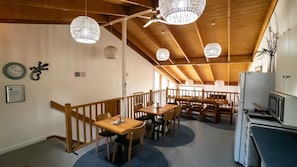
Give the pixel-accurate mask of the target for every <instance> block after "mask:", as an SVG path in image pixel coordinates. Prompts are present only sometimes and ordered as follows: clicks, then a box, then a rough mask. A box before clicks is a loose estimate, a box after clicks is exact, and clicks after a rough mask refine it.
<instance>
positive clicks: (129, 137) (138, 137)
mask: <svg viewBox="0 0 297 167" xmlns="http://www.w3.org/2000/svg"><path fill="white" fill-rule="evenodd" d="M144 133H145V123H143V124H142V125H141V126H139V127H136V128H133V129H131V130H129V131H128V132H127V134H126V135H125V136H118V137H117V138H116V139H115V140H114V142H115V145H114V150H113V156H112V162H114V160H115V154H116V152H117V149H118V145H121V146H122V151H123V149H125V148H128V166H130V160H131V156H132V148H133V147H134V146H136V145H139V144H140V145H143V138H144Z"/></svg>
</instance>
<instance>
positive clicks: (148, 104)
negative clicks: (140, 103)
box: [146, 101, 154, 106]
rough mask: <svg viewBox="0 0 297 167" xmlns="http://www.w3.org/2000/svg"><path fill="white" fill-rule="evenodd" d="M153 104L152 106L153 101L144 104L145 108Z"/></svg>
mask: <svg viewBox="0 0 297 167" xmlns="http://www.w3.org/2000/svg"><path fill="white" fill-rule="evenodd" d="M153 104H154V102H153V101H147V102H146V106H150V105H153Z"/></svg>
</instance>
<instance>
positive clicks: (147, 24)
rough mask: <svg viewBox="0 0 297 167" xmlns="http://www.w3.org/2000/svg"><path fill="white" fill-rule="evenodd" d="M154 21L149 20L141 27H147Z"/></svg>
mask: <svg viewBox="0 0 297 167" xmlns="http://www.w3.org/2000/svg"><path fill="white" fill-rule="evenodd" d="M153 22H154V20H149V21H148V22H146V23H145V25H144V26H143V28H146V27H148V26H149V25H151V24H152V23H153Z"/></svg>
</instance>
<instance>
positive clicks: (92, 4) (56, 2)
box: [0, 0, 128, 16]
mask: <svg viewBox="0 0 297 167" xmlns="http://www.w3.org/2000/svg"><path fill="white" fill-rule="evenodd" d="M0 6H5V7H7V8H10V9H11V10H12V11H14V12H13V13H12V14H15V12H17V11H15V10H14V9H15V8H16V7H19V8H20V7H21V8H30V7H33V9H34V8H41V9H47V10H49V9H53V10H61V11H64V12H65V13H66V12H71V11H72V12H80V13H81V14H82V15H84V13H85V1H81V0H72V1H71V3H69V2H67V1H60V0H51V1H46V3H45V2H43V1H34V0H27V1H20V0H9V1H7V0H0ZM0 12H1V11H0ZM87 12H88V13H96V14H108V15H114V16H127V15H128V13H127V11H126V9H125V8H123V7H122V6H121V5H116V4H112V3H108V2H103V1H96V0H92V1H90V0H89V1H88V7H87ZM31 13H36V12H33V11H32V9H31ZM38 15H40V13H38Z"/></svg>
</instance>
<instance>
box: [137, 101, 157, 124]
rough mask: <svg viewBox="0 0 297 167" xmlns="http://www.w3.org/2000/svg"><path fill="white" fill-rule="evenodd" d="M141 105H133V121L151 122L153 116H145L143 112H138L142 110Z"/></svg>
mask: <svg viewBox="0 0 297 167" xmlns="http://www.w3.org/2000/svg"><path fill="white" fill-rule="evenodd" d="M142 107H143V105H142V104H135V105H134V110H133V111H134V119H137V120H140V121H146V122H148V121H149V120H151V121H153V119H154V116H153V115H150V114H146V113H143V112H140V111H139V109H140V108H142Z"/></svg>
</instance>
